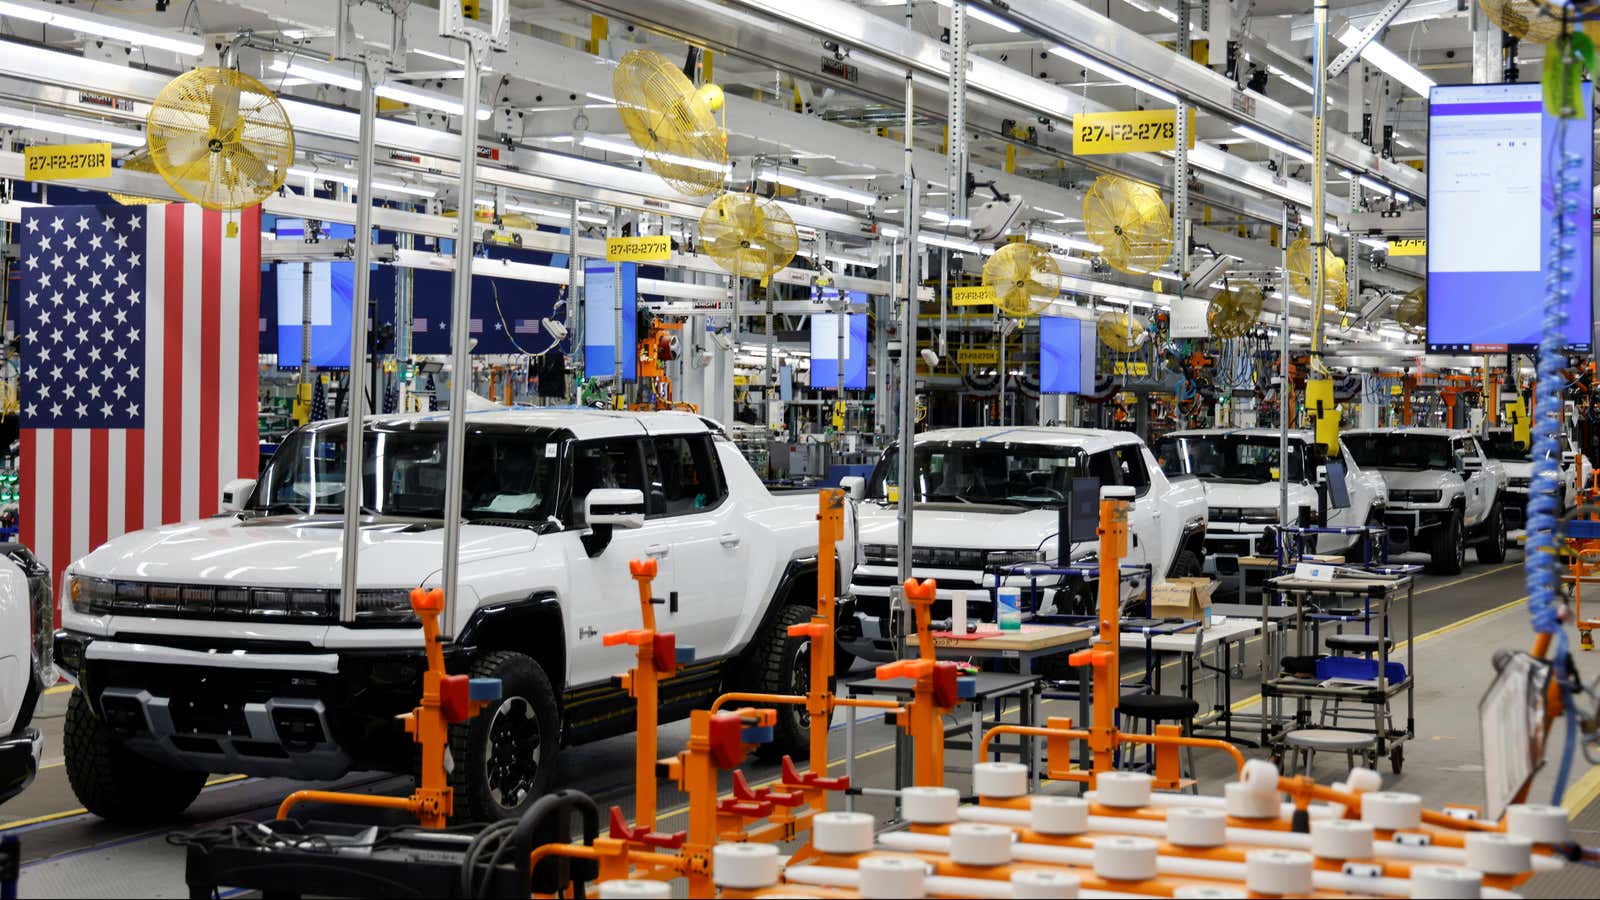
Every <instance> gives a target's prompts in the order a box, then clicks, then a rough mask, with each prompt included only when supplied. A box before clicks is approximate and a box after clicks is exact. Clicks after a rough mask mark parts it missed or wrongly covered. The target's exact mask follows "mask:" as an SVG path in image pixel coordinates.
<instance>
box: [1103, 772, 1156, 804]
mask: <svg viewBox="0 0 1600 900" xmlns="http://www.w3.org/2000/svg"><path fill="white" fill-rule="evenodd" d="M1151 781H1152V779H1151V777H1150V776H1149V775H1147V774H1145V773H1144V772H1101V773H1100V775H1099V777H1097V778H1096V779H1095V799H1097V800H1099V801H1100V803H1101V804H1102V805H1104V806H1114V807H1117V808H1118V809H1138V808H1139V807H1141V806H1149V805H1150V783H1151Z"/></svg>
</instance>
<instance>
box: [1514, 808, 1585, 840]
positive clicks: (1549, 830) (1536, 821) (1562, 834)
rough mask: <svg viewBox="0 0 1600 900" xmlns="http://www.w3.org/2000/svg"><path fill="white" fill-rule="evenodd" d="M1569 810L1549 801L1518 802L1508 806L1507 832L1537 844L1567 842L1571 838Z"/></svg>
mask: <svg viewBox="0 0 1600 900" xmlns="http://www.w3.org/2000/svg"><path fill="white" fill-rule="evenodd" d="M1567 821H1568V820H1567V811H1566V810H1564V809H1562V808H1561V807H1559V806H1551V805H1549V804H1547V803H1518V804H1516V805H1515V806H1510V807H1507V808H1506V833H1507V834H1520V835H1522V836H1523V837H1525V838H1528V839H1529V840H1531V841H1533V842H1534V843H1536V844H1565V843H1566V842H1567V841H1568V840H1569V833H1568V831H1567Z"/></svg>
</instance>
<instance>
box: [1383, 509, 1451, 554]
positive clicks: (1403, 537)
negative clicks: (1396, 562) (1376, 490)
mask: <svg viewBox="0 0 1600 900" xmlns="http://www.w3.org/2000/svg"><path fill="white" fill-rule="evenodd" d="M1452 511H1453V510H1452V509H1451V507H1448V506H1395V505H1393V501H1390V506H1389V508H1388V510H1387V511H1385V512H1384V515H1383V524H1384V527H1386V528H1388V529H1389V552H1390V553H1405V552H1406V551H1407V550H1409V549H1410V548H1411V545H1412V544H1415V543H1416V542H1417V540H1418V538H1419V537H1420V536H1421V535H1422V534H1423V532H1425V531H1427V530H1429V529H1431V528H1435V527H1437V526H1439V525H1442V524H1443V523H1444V522H1445V521H1446V519H1447V517H1448V516H1449V515H1450V513H1451V512H1452Z"/></svg>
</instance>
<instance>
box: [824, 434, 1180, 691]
mask: <svg viewBox="0 0 1600 900" xmlns="http://www.w3.org/2000/svg"><path fill="white" fill-rule="evenodd" d="M898 460H899V450H898V448H897V447H891V448H889V450H888V451H887V452H885V453H884V455H883V459H882V460H881V461H880V462H879V463H878V467H877V469H876V470H875V471H874V472H873V476H872V480H871V482H870V483H869V484H868V485H866V486H865V501H864V502H863V503H862V504H861V505H860V516H861V523H860V535H861V551H862V560H861V563H860V565H858V566H856V569H855V575H854V577H853V578H852V579H851V584H850V598H849V600H848V604H849V606H848V612H847V613H846V614H843V615H841V616H840V623H839V637H840V640H841V641H842V642H843V646H844V649H846V650H848V651H849V652H850V653H852V654H854V655H857V656H862V657H866V658H870V659H879V660H882V659H890V658H892V657H893V654H894V642H895V633H894V625H893V617H892V616H891V615H890V596H889V592H890V588H891V586H892V585H893V584H894V583H895V579H896V577H897V560H898V558H899V555H898V553H897V548H898V540H897V537H898V520H897V512H896V500H897V499H898V497H899V462H898ZM916 472H917V496H916V501H917V502H916V507H915V509H914V511H913V516H912V528H913V535H914V537H915V548H914V549H913V551H912V554H913V556H912V572H913V574H914V575H915V577H917V578H919V579H923V578H934V579H937V580H938V584H939V595H938V599H937V601H936V602H935V604H934V609H933V615H934V618H935V619H941V618H945V617H948V616H949V615H950V601H951V599H952V598H953V597H954V596H955V592H958V591H959V592H963V593H965V592H967V591H972V590H978V589H982V588H989V587H993V585H994V578H993V573H994V571H995V570H996V569H998V568H1000V567H1004V566H1010V565H1016V564H1019V563H1030V562H1056V561H1057V560H1059V559H1060V548H1059V543H1058V541H1059V539H1058V535H1059V533H1060V525H1059V523H1060V508H1061V506H1062V505H1063V504H1064V503H1066V502H1067V500H1068V494H1069V492H1070V491H1071V489H1072V484H1073V480H1074V479H1083V478H1090V479H1097V480H1098V483H1099V484H1100V485H1101V486H1109V485H1125V486H1128V487H1132V488H1133V489H1134V492H1135V499H1134V503H1133V508H1132V509H1131V510H1130V511H1129V516H1128V517H1129V526H1130V527H1129V531H1130V538H1131V540H1130V542H1129V543H1130V545H1131V546H1130V547H1129V556H1128V558H1127V560H1126V562H1129V563H1136V564H1145V563H1148V564H1149V565H1150V566H1151V567H1152V569H1153V572H1154V577H1155V579H1156V580H1157V581H1158V582H1159V581H1164V580H1165V579H1166V578H1168V577H1169V576H1172V577H1176V576H1183V575H1197V574H1199V572H1200V567H1201V554H1202V553H1203V551H1204V542H1205V535H1206V501H1205V490H1204V489H1203V488H1202V487H1201V486H1200V483H1199V482H1198V481H1197V480H1195V479H1193V478H1188V477H1181V478H1168V477H1167V476H1166V474H1164V473H1163V472H1162V471H1161V468H1160V467H1159V466H1158V465H1156V461H1155V457H1153V456H1151V455H1150V450H1149V448H1147V447H1146V446H1145V444H1144V441H1142V440H1140V439H1139V438H1138V437H1137V436H1136V435H1133V434H1130V433H1128V432H1122V431H1099V430H1093V429H1080V428H1038V427H1031V428H952V429H944V430H939V431H929V432H925V433H923V434H919V435H917V439H916ZM1072 537H1073V538H1074V540H1073V541H1072V543H1071V547H1070V550H1069V553H1070V556H1071V559H1072V560H1073V561H1079V560H1083V559H1087V558H1090V557H1093V556H1094V555H1095V553H1096V551H1097V547H1098V539H1097V538H1096V537H1095V535H1093V534H1092V533H1091V534H1087V535H1084V536H1082V537H1081V538H1080V537H1079V536H1078V535H1072ZM1006 583H1007V584H1008V585H1009V584H1014V585H1017V586H1019V587H1021V588H1022V590H1023V593H1024V595H1025V596H1024V597H1023V605H1024V607H1027V608H1037V609H1040V610H1042V611H1046V612H1050V611H1054V612H1060V613H1080V612H1081V613H1088V614H1093V612H1094V605H1093V604H1094V599H1093V598H1094V596H1095V594H1094V592H1093V589H1092V587H1091V586H1090V584H1091V583H1089V582H1084V581H1082V580H1078V579H1073V578H1069V579H1066V580H1063V579H1057V578H1040V579H1039V581H1038V582H1037V585H1038V589H1039V593H1040V596H1037V597H1035V596H1032V595H1031V593H1030V589H1031V588H1032V587H1033V584H1034V583H1033V582H1032V581H1031V580H1030V579H1024V578H1021V577H1010V578H1008V579H1007V580H1006ZM1130 594H1131V595H1132V596H1135V597H1137V598H1138V599H1139V601H1140V603H1139V606H1140V608H1141V609H1142V608H1143V598H1144V595H1145V592H1144V586H1143V585H1142V584H1140V585H1132V586H1130ZM1141 614H1142V613H1141ZM969 615H970V616H971V617H972V619H973V620H974V621H976V620H979V619H987V620H989V621H993V618H994V616H993V606H992V598H991V601H989V602H987V603H986V604H983V605H979V606H978V608H975V609H971V611H970V613H969Z"/></svg>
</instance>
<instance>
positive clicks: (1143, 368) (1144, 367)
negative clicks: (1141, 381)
mask: <svg viewBox="0 0 1600 900" xmlns="http://www.w3.org/2000/svg"><path fill="white" fill-rule="evenodd" d="M1111 372H1112V374H1115V375H1149V374H1150V364H1149V363H1147V362H1142V361H1141V362H1135V363H1133V364H1131V365H1130V364H1128V363H1126V362H1123V361H1122V360H1120V359H1119V360H1117V361H1116V362H1114V363H1112V364H1111Z"/></svg>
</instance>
